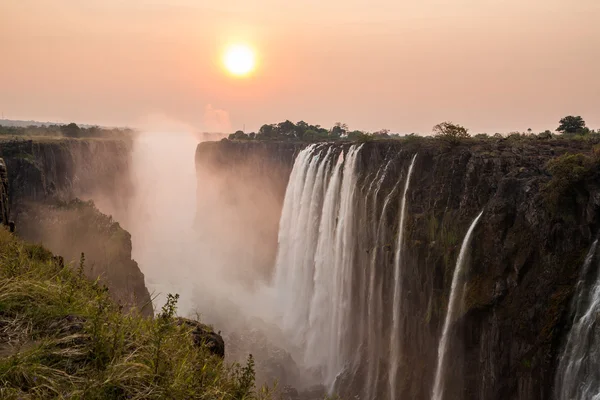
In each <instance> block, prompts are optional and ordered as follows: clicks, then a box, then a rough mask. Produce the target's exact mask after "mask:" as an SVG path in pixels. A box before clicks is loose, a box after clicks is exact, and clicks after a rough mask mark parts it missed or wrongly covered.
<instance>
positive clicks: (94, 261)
mask: <svg viewBox="0 0 600 400" xmlns="http://www.w3.org/2000/svg"><path fill="white" fill-rule="evenodd" d="M0 156H1V157H3V159H4V161H5V162H6V168H4V166H5V165H4V163H1V164H0V181H1V182H0V183H1V187H0V214H1V215H2V216H1V221H2V223H4V224H9V221H8V210H9V208H10V210H11V218H13V219H14V223H13V224H12V225H9V226H10V227H11V230H13V231H14V230H17V231H18V232H17V233H18V234H19V236H21V237H23V238H24V239H26V240H28V241H31V242H36V243H40V242H41V243H43V244H44V245H45V246H46V247H48V248H49V249H50V250H51V251H53V252H54V253H56V254H60V255H61V256H62V257H64V258H65V259H66V261H67V263H69V262H70V263H72V264H78V263H79V258H80V255H81V253H85V257H86V263H85V269H84V272H85V273H86V275H87V276H88V277H90V278H91V279H98V278H100V280H101V281H103V283H105V284H107V286H108V287H109V288H110V294H111V296H112V297H113V299H115V300H116V301H118V302H119V303H121V304H122V305H123V306H125V307H127V308H129V307H131V306H133V307H136V308H137V309H138V311H140V312H141V313H142V314H143V315H146V316H151V315H153V309H152V302H151V299H150V295H149V293H148V289H147V288H146V286H145V281H144V275H143V274H142V272H141V271H140V269H139V267H138V265H137V263H136V262H135V261H134V260H132V258H131V237H130V235H129V233H128V232H127V231H125V230H124V229H122V228H121V226H120V225H119V224H118V223H116V221H114V220H113V219H112V217H111V216H107V215H104V214H102V213H101V212H100V211H99V210H98V209H97V208H96V207H95V205H94V204H92V203H88V202H83V201H81V200H79V198H87V199H90V198H99V199H100V200H101V201H102V202H103V203H104V204H105V205H106V206H107V207H109V208H110V209H112V210H115V211H116V212H119V210H123V209H124V208H125V207H126V206H127V203H128V200H129V197H130V195H131V193H132V184H131V182H130V180H129V173H128V172H129V164H130V158H131V143H130V142H128V141H125V140H118V139H85V140H83V139H67V138H40V139H36V140H23V139H11V140H6V139H3V140H0ZM6 170H8V174H7V171H6ZM7 175H8V176H7ZM7 196H8V197H7ZM7 199H8V201H7ZM15 225H16V227H17V228H18V229H15ZM57 261H58V262H61V261H60V260H57ZM64 261H65V260H64V259H63V260H62V263H63V264H64Z"/></svg>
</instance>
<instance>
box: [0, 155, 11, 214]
mask: <svg viewBox="0 0 600 400" xmlns="http://www.w3.org/2000/svg"><path fill="white" fill-rule="evenodd" d="M8 218H9V200H8V174H7V172H6V164H5V163H4V160H3V159H1V158H0V224H2V225H7V224H8V221H9V220H8Z"/></svg>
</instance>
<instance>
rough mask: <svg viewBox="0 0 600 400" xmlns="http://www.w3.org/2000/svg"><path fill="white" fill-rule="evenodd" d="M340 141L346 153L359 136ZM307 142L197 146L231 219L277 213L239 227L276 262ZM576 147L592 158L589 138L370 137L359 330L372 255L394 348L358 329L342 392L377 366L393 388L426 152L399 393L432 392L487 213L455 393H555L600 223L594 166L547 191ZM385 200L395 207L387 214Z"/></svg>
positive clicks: (382, 393)
mask: <svg viewBox="0 0 600 400" xmlns="http://www.w3.org/2000/svg"><path fill="white" fill-rule="evenodd" d="M336 146H343V147H344V148H345V149H347V148H348V147H349V144H339V145H336ZM303 147H305V144H297V143H278V142H270V143H267V142H232V141H222V142H218V143H210V144H201V145H200V146H199V147H198V151H197V166H198V172H199V177H202V176H203V174H205V173H206V171H211V173H212V174H213V177H214V176H215V174H216V176H217V177H218V181H219V184H218V185H215V187H217V189H216V191H215V192H214V193H213V194H214V195H215V196H217V197H218V198H220V199H227V201H228V202H229V203H228V208H227V209H226V210H228V211H227V212H226V213H225V215H236V213H237V212H238V211H239V210H240V207H242V208H243V207H245V206H246V205H247V204H252V205H253V206H254V207H258V210H259V211H261V212H259V213H258V215H261V214H265V215H267V214H268V213H267V210H275V211H276V212H273V213H272V216H271V217H270V218H260V219H259V220H252V219H250V220H244V219H243V218H241V219H240V218H234V219H231V220H229V222H228V223H229V226H232V225H233V226H236V227H241V228H240V229H242V231H244V232H245V233H246V234H248V235H252V233H253V232H256V231H255V230H253V228H256V227H259V229H258V232H266V234H262V235H259V237H261V238H262V239H261V241H260V242H261V243H262V244H263V247H264V248H265V249H266V250H265V254H268V257H264V260H263V261H264V262H265V263H268V260H272V259H273V258H274V255H275V254H276V248H277V235H276V232H277V229H278V224H279V221H278V216H279V215H280V212H281V207H282V204H283V195H284V193H285V182H286V179H287V177H288V176H289V172H290V170H291V167H292V165H293V162H294V157H295V155H297V153H298V151H299V150H300V149H302V148H303ZM566 153H582V154H585V155H586V156H588V155H589V156H590V157H593V155H592V146H591V144H589V143H586V142H582V141H569V140H556V139H554V140H534V139H527V140H513V139H488V140H471V141H468V142H464V143H461V144H456V145H453V144H450V143H447V142H444V141H441V140H433V139H420V140H399V141H374V142H367V143H364V144H362V148H361V150H360V152H359V156H358V157H359V160H358V172H357V173H358V175H359V177H358V189H359V190H358V191H357V195H356V203H357V204H355V207H356V210H357V211H356V219H357V220H356V221H355V223H356V224H357V229H356V231H357V232H360V234H361V236H360V240H359V242H358V244H357V247H356V250H355V251H356V257H354V259H355V260H356V261H355V262H354V265H353V266H352V275H353V276H352V282H353V285H352V286H353V290H355V293H356V296H355V298H353V304H352V313H353V318H354V321H355V323H354V324H353V325H352V326H349V327H348V329H350V330H356V332H359V331H361V329H359V327H361V325H364V324H365V321H366V317H365V313H366V312H367V309H368V306H367V305H366V304H365V302H367V301H368V299H367V297H366V296H364V286H365V282H364V281H361V277H363V276H364V274H363V271H364V269H365V268H370V267H369V266H370V265H371V264H369V263H370V261H369V260H371V259H372V254H373V252H375V253H376V254H377V256H376V263H375V268H376V275H377V276H378V280H379V281H381V282H382V298H383V305H382V308H381V310H380V311H379V312H380V315H379V316H378V318H379V319H380V320H381V321H382V325H381V329H380V331H379V332H378V334H379V335H380V339H381V342H382V343H383V345H382V347H381V350H380V351H378V352H376V353H377V354H378V358H377V359H373V358H372V354H373V352H370V351H369V349H368V344H367V343H365V341H364V339H363V338H362V337H361V336H360V335H359V334H358V333H357V334H356V335H354V336H352V335H350V339H349V341H350V345H349V346H348V347H350V348H352V349H354V354H355V356H354V359H353V360H352V361H351V362H349V363H348V364H347V367H346V368H345V370H344V371H342V373H341V374H340V376H339V379H338V384H337V388H338V391H339V392H340V393H341V394H343V395H346V396H354V395H361V394H362V390H363V385H364V381H365V374H366V369H367V366H368V365H372V364H373V363H378V364H379V365H380V366H381V368H379V370H380V371H381V372H380V373H379V376H378V378H377V380H376V381H377V382H376V384H375V385H376V387H377V394H378V396H377V398H382V399H385V398H387V397H386V396H388V376H387V375H386V373H387V368H388V365H389V359H388V356H389V350H386V349H387V348H388V346H389V344H388V343H389V334H390V329H391V321H392V315H391V313H392V297H393V294H392V293H393V285H392V282H393V263H394V253H395V250H396V249H395V243H396V240H397V235H398V225H399V222H398V220H399V206H400V196H401V194H400V193H401V190H399V189H398V188H399V187H403V184H404V181H405V179H406V174H407V170H408V166H409V164H410V162H411V159H412V157H413V156H414V155H415V154H417V158H416V162H415V166H414V171H413V175H412V178H411V183H410V188H409V190H408V192H407V200H406V201H407V202H406V207H407V209H406V211H407V213H406V221H405V227H404V237H405V240H404V247H403V250H402V251H403V254H404V255H403V261H402V266H401V268H402V276H403V280H402V283H401V285H402V290H401V293H402V297H401V306H400V309H401V315H400V318H401V319H402V339H401V342H402V343H401V349H402V354H403V357H402V358H403V362H402V364H401V365H400V366H399V368H398V371H399V379H398V388H397V393H398V394H399V396H400V397H401V398H413V399H428V398H430V396H431V388H432V385H433V379H434V373H435V366H436V361H437V349H438V342H439V339H440V335H441V330H442V325H443V323H444V318H445V315H446V311H447V303H448V298H449V295H450V287H451V282H452V277H453V272H454V268H455V264H456V259H457V257H458V252H459V249H460V245H461V242H462V240H463V238H464V235H465V234H466V232H467V229H468V227H469V225H470V224H471V222H472V221H473V219H474V218H475V216H476V215H478V213H479V212H481V211H482V210H483V211H484V213H483V216H482V218H481V220H480V222H479V224H478V227H477V228H476V230H475V232H474V236H473V240H472V243H471V246H470V247H471V250H470V254H469V257H468V265H467V267H466V268H465V269H466V272H465V276H464V282H465V285H464V288H462V289H461V294H460V296H461V303H462V306H461V310H460V311H459V313H458V315H459V317H458V318H457V320H456V321H452V329H451V331H450V346H449V349H450V355H449V359H450V360H452V361H451V363H450V366H449V368H447V370H446V371H445V373H444V378H445V379H444V380H445V382H446V384H445V393H446V394H445V396H444V398H445V399H453V398H455V399H481V398H485V399H506V398H515V399H547V398H551V395H552V387H553V382H554V375H555V370H556V366H557V359H558V355H559V352H560V349H561V346H562V342H563V340H564V337H565V335H566V333H567V332H568V329H569V326H568V320H569V318H568V314H569V302H570V299H571V297H572V295H573V291H574V288H575V283H576V281H577V276H578V273H579V268H580V267H581V265H582V262H583V257H584V256H585V254H586V252H587V250H588V248H589V246H590V244H591V242H592V241H593V239H594V237H595V235H596V232H598V228H599V227H600V215H599V211H600V200H599V199H600V185H599V184H598V183H597V182H598V181H599V180H598V178H600V171H599V170H598V168H597V165H594V166H593V167H592V168H591V170H590V171H588V173H587V174H585V175H584V176H582V177H581V178H578V179H577V180H576V181H574V182H571V183H570V184H569V185H568V188H567V189H566V190H564V191H563V192H561V193H555V194H554V195H555V197H556V196H558V197H559V199H558V203H557V204H558V205H559V207H555V206H553V204H551V203H552V202H551V201H550V200H549V198H551V197H552V194H550V195H549V194H548V189H547V185H548V183H549V182H550V181H551V179H552V175H551V173H550V171H549V169H548V167H547V166H548V162H549V161H550V160H552V159H555V158H556V157H558V156H561V155H563V154H566ZM383 169H386V172H385V176H384V177H383V178H382V180H381V186H380V188H379V193H378V196H376V197H373V193H372V191H373V187H374V185H373V184H372V183H373V181H374V179H375V178H376V177H378V178H381V173H382V170H383ZM240 188H242V189H240ZM265 193H269V200H268V201H263V199H264V194H265ZM373 198H375V200H374V201H371V200H369V199H373ZM386 199H388V200H389V201H390V204H389V207H387V208H386V211H385V213H382V211H383V203H384V201H385V200H386ZM265 204H267V206H265V208H264V209H262V208H261V207H262V206H264V205H265ZM200 207H202V205H200ZM359 209H360V210H362V211H360V212H359V211H358V210H359ZM242 214H244V213H242ZM379 219H383V226H384V229H385V232H384V234H383V235H382V236H381V237H383V238H384V241H383V242H377V241H376V240H375V237H374V236H373V235H371V234H369V231H370V230H371V229H370V227H371V226H372V225H373V224H375V223H377V222H378V221H379ZM236 224H239V225H236ZM246 244H248V243H246ZM237 245H239V246H244V243H243V242H241V241H240V242H239V243H237ZM254 245H255V244H254V243H252V242H250V244H249V246H250V247H252V246H254ZM267 276H268V275H267ZM361 296H362V297H361ZM367 329H368V327H367ZM363 331H364V329H363Z"/></svg>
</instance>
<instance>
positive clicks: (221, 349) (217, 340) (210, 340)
mask: <svg viewBox="0 0 600 400" xmlns="http://www.w3.org/2000/svg"><path fill="white" fill-rule="evenodd" d="M177 323H178V324H179V325H185V326H187V327H188V328H191V329H192V338H193V339H194V344H195V345H196V346H198V347H203V346H205V347H206V348H207V349H208V351H210V352H211V353H212V354H214V355H216V356H218V357H221V358H224V357H225V342H224V341H223V337H221V335H220V334H219V333H216V332H215V331H214V329H212V328H211V327H210V326H208V325H205V324H202V323H200V322H198V321H193V320H191V319H187V318H177Z"/></svg>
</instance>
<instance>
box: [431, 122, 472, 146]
mask: <svg viewBox="0 0 600 400" xmlns="http://www.w3.org/2000/svg"><path fill="white" fill-rule="evenodd" d="M433 133H434V134H435V136H436V137H438V138H441V139H444V140H446V141H449V142H451V143H457V142H459V141H460V140H461V139H465V138H468V137H471V136H470V135H469V130H468V129H467V128H465V127H463V126H461V125H458V124H454V123H452V122H449V121H446V122H442V123H441V124H437V125H436V126H434V127H433Z"/></svg>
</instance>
